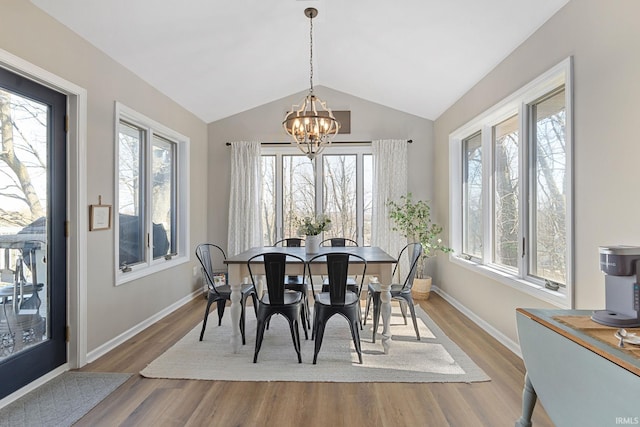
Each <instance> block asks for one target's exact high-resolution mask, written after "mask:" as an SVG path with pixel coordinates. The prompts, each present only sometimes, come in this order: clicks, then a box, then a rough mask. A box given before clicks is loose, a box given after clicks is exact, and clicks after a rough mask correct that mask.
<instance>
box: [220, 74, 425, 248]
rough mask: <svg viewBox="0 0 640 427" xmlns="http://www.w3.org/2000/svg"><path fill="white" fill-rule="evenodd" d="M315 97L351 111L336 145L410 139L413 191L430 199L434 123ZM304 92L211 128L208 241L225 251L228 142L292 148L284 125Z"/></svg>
mask: <svg viewBox="0 0 640 427" xmlns="http://www.w3.org/2000/svg"><path fill="white" fill-rule="evenodd" d="M314 92H315V94H316V95H317V96H318V97H319V98H320V99H322V100H323V101H326V102H327V105H328V106H329V107H330V108H332V109H333V110H350V111H351V134H339V135H337V136H336V138H335V141H371V140H375V139H389V138H398V139H404V138H406V139H412V140H413V144H409V146H408V150H409V191H412V192H413V194H414V196H416V197H417V198H422V199H432V198H433V197H434V189H433V122H432V121H431V120H426V119H423V118H420V117H417V116H413V115H411V114H406V113H403V112H401V111H398V110H394V109H391V108H388V107H385V106H383V105H380V104H375V103H372V102H369V101H366V100H364V99H361V98H357V97H354V96H351V95H349V94H346V93H343V92H338V91H335V90H332V89H329V88H326V87H322V86H318V87H315V88H314ZM306 93H307V91H303V92H300V93H297V94H294V95H291V96H289V97H286V98H282V99H279V100H277V101H274V102H271V103H269V104H265V105H262V106H260V107H257V108H253V109H251V110H248V111H245V112H243V113H239V114H236V115H234V116H231V117H227V118H225V119H223V120H218V121H216V122H213V123H210V124H209V165H210V168H209V181H210V182H211V183H212V185H210V186H209V212H210V214H209V218H208V227H209V240H211V241H212V242H219V243H222V244H223V246H224V247H226V245H227V223H228V222H227V220H228V216H229V212H228V211H229V208H228V206H229V179H230V172H231V171H230V168H229V158H230V151H231V150H230V147H227V146H226V145H225V143H226V142H230V141H261V142H288V141H289V139H288V136H287V134H286V133H285V132H284V130H283V129H282V120H283V119H284V116H285V114H286V112H287V111H288V110H289V109H290V108H291V106H292V105H293V104H298V103H299V102H300V101H301V100H302V98H303V97H304V96H305V95H306Z"/></svg>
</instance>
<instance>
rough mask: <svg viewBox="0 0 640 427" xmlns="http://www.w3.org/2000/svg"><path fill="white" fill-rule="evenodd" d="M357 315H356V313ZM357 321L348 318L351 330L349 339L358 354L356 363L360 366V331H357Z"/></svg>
mask: <svg viewBox="0 0 640 427" xmlns="http://www.w3.org/2000/svg"><path fill="white" fill-rule="evenodd" d="M356 314H357V313H356ZM358 323H359V322H358V321H357V320H356V319H355V317H353V316H352V315H351V316H349V327H350V328H351V337H352V338H353V345H354V347H355V348H356V352H357V353H358V361H359V362H360V364H361V365H362V348H361V347H360V331H358Z"/></svg>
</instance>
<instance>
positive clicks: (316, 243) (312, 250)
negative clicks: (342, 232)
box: [304, 234, 320, 254]
mask: <svg viewBox="0 0 640 427" xmlns="http://www.w3.org/2000/svg"><path fill="white" fill-rule="evenodd" d="M304 251H305V253H307V254H317V253H318V252H320V235H319V234H316V235H315V236H307V237H306V238H305V239H304Z"/></svg>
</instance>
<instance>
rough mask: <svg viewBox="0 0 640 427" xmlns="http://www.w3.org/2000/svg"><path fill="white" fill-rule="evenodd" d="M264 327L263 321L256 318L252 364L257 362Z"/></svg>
mask: <svg viewBox="0 0 640 427" xmlns="http://www.w3.org/2000/svg"><path fill="white" fill-rule="evenodd" d="M265 326H266V322H265V319H261V318H259V317H258V324H257V326H256V349H255V351H254V353H253V363H257V362H258V353H259V352H260V347H261V346H262V339H263V338H264V328H265Z"/></svg>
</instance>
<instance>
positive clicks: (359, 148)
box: [261, 143, 372, 246]
mask: <svg viewBox="0 0 640 427" xmlns="http://www.w3.org/2000/svg"><path fill="white" fill-rule="evenodd" d="M371 154H372V151H371V144H349V143H334V144H332V145H330V146H329V147H327V148H325V149H324V150H323V151H322V153H320V154H318V155H317V156H316V157H315V159H314V160H313V162H314V165H315V166H314V172H315V209H316V212H322V206H323V203H324V176H323V171H324V160H323V159H324V157H323V156H325V155H327V156H340V155H355V156H356V175H357V176H356V203H357V207H356V234H357V238H356V241H357V242H358V245H360V246H363V244H364V179H363V178H364V156H365V155H371ZM291 155H293V156H297V155H304V154H302V153H301V152H300V150H299V149H298V148H297V147H292V146H291V145H290V144H287V145H286V146H284V145H279V144H272V145H271V144H269V145H263V146H262V148H261V156H262V157H267V156H275V165H276V166H275V167H276V173H275V181H276V182H275V188H276V207H275V209H276V212H275V221H276V225H275V228H276V241H278V240H280V239H283V238H284V237H283V226H284V219H283V186H282V179H283V177H282V167H283V165H282V157H283V156H291ZM323 235H324V234H323Z"/></svg>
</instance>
